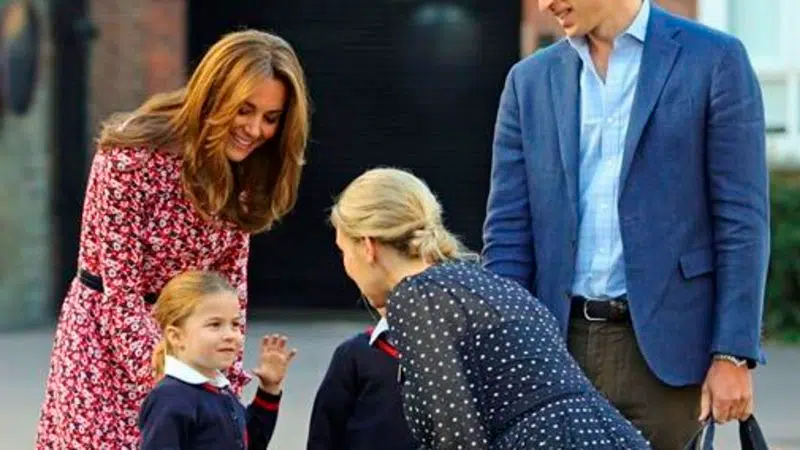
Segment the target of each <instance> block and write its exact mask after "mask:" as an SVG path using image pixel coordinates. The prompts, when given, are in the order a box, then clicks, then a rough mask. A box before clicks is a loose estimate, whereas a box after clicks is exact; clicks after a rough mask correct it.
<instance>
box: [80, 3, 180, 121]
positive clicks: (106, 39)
mask: <svg viewBox="0 0 800 450" xmlns="http://www.w3.org/2000/svg"><path fill="white" fill-rule="evenodd" d="M90 14H91V18H92V21H93V22H94V24H95V26H96V27H97V30H98V36H97V38H96V39H95V41H94V42H93V45H92V53H91V59H90V61H91V67H90V80H89V99H88V101H89V109H88V110H89V126H90V135H92V136H94V135H95V134H96V132H97V130H98V125H99V123H100V122H101V121H102V120H104V119H105V118H106V117H107V116H108V115H109V114H111V113H113V112H116V111H126V110H130V109H133V108H135V107H136V106H138V105H139V104H140V103H141V102H142V101H143V100H145V99H146V98H147V97H148V96H149V95H151V94H153V93H155V92H159V91H163V90H169V89H174V88H177V87H180V86H181V85H182V84H183V83H184V81H185V73H186V70H185V60H186V16H187V2H186V0H136V1H130V0H90Z"/></svg>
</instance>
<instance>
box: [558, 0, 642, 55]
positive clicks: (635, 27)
mask: <svg viewBox="0 0 800 450" xmlns="http://www.w3.org/2000/svg"><path fill="white" fill-rule="evenodd" d="M649 21H650V0H642V6H641V7H640V8H639V12H638V13H636V17H634V18H633V22H631V24H630V25H628V28H626V29H625V31H623V32H622V34H621V36H624V35H629V36H631V37H633V38H635V39H636V40H637V41H639V42H644V40H645V37H646V36H647V23H648V22H649ZM567 40H568V41H569V43H570V44H571V45H572V46H573V47H575V48H576V49H579V48H582V47H584V46H586V37H585V36H578V37H571V38H567Z"/></svg>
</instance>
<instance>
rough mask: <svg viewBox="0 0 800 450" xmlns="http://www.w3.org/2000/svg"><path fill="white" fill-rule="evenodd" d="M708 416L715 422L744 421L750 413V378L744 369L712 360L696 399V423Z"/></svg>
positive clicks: (751, 398)
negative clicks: (698, 412)
mask: <svg viewBox="0 0 800 450" xmlns="http://www.w3.org/2000/svg"><path fill="white" fill-rule="evenodd" d="M709 413H710V414H711V415H712V417H713V418H714V420H715V421H716V422H717V423H720V424H723V423H725V422H728V421H730V420H746V419H747V418H748V417H750V415H752V414H753V377H752V375H751V374H750V369H748V368H747V367H746V366H742V367H737V366H736V365H735V364H733V363H732V362H730V361H725V360H714V362H712V363H711V368H710V369H708V374H707V375H706V380H705V382H703V390H702V393H701V396H700V417H699V420H700V421H704V420H706V419H707V418H708V416H709Z"/></svg>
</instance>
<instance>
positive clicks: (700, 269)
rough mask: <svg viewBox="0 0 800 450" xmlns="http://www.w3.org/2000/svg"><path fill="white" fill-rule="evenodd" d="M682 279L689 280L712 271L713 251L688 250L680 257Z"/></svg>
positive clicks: (705, 249)
mask: <svg viewBox="0 0 800 450" xmlns="http://www.w3.org/2000/svg"><path fill="white" fill-rule="evenodd" d="M680 266H681V273H682V274H683V278H685V279H687V280H688V279H690V278H694V277H699V276H700V275H705V274H707V273H709V272H713V271H714V251H713V250H712V249H710V248H700V249H695V250H690V251H688V252H686V253H684V254H683V255H681V257H680Z"/></svg>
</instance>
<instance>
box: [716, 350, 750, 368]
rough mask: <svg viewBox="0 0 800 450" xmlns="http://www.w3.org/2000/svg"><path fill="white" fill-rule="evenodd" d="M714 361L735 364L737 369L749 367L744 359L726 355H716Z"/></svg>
mask: <svg viewBox="0 0 800 450" xmlns="http://www.w3.org/2000/svg"><path fill="white" fill-rule="evenodd" d="M714 360H716V361H728V362H730V363H733V365H734V366H736V367H744V366H746V365H747V360H746V359H744V358H739V357H736V356H733V355H728V354H725V353H714Z"/></svg>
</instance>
